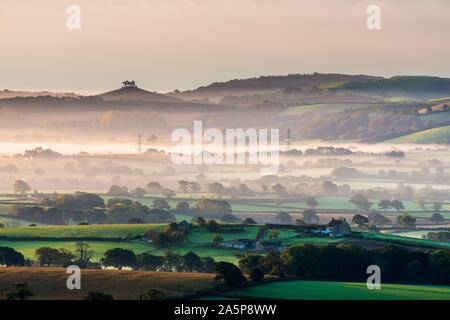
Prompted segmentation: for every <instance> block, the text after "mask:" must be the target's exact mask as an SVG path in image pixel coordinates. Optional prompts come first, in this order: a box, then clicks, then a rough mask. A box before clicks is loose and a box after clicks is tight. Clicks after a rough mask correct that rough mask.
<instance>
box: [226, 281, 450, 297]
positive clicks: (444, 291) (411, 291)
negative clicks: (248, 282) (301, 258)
mask: <svg viewBox="0 0 450 320" xmlns="http://www.w3.org/2000/svg"><path fill="white" fill-rule="evenodd" d="M280 293H282V296H283V298H284V299H294V300H450V287H439V286H423V285H420V286H419V285H397V284H382V285H381V289H380V290H369V289H368V288H367V285H366V284H365V283H350V282H322V281H283V282H274V283H268V284H263V285H260V286H254V287H249V288H245V289H240V290H235V291H231V292H227V293H226V296H227V297H233V296H246V297H258V298H272V299H277V298H280Z"/></svg>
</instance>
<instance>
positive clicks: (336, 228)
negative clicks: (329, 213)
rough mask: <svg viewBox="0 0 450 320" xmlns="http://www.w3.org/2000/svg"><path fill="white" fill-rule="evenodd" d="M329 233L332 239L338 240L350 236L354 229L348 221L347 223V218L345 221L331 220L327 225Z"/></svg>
mask: <svg viewBox="0 0 450 320" xmlns="http://www.w3.org/2000/svg"><path fill="white" fill-rule="evenodd" d="M327 231H329V233H330V237H331V238H336V237H343V236H346V235H349V234H350V233H351V231H352V229H351V227H350V225H349V224H348V223H347V221H345V218H344V220H335V219H334V218H331V221H330V222H329V223H328V224H327Z"/></svg>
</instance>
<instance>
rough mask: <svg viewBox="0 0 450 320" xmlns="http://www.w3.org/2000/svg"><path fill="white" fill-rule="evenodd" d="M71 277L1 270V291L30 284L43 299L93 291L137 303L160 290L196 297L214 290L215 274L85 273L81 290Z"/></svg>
mask: <svg viewBox="0 0 450 320" xmlns="http://www.w3.org/2000/svg"><path fill="white" fill-rule="evenodd" d="M69 276H70V275H69V274H67V273H66V269H64V268H0V290H1V291H3V290H8V289H10V288H12V285H13V284H14V283H27V284H28V288H29V290H31V291H32V292H33V293H34V294H35V296H34V297H32V299H39V300H79V299H83V297H85V296H87V295H88V292H89V291H98V292H101V293H105V294H112V295H113V297H114V299H116V300H137V299H139V295H140V294H141V293H144V291H145V290H147V289H157V290H160V291H162V292H164V293H165V294H166V296H179V295H184V294H192V293H194V292H195V291H197V290H201V289H207V288H210V287H211V286H212V285H213V283H214V280H213V278H214V274H206V273H177V272H150V271H128V270H86V269H83V270H81V290H69V289H67V286H66V281H67V278H68V277H69Z"/></svg>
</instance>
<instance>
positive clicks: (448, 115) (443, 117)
mask: <svg viewBox="0 0 450 320" xmlns="http://www.w3.org/2000/svg"><path fill="white" fill-rule="evenodd" d="M420 119H422V121H424V122H426V121H428V120H434V121H436V122H437V123H443V122H448V121H450V112H434V113H431V114H427V115H425V116H421V117H420Z"/></svg>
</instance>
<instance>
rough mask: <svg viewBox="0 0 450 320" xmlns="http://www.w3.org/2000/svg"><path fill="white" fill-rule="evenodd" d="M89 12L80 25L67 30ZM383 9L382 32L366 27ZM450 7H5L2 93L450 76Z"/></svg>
mask: <svg viewBox="0 0 450 320" xmlns="http://www.w3.org/2000/svg"><path fill="white" fill-rule="evenodd" d="M71 4H76V5H79V6H80V7H81V30H76V31H69V30H68V29H67V27H66V20H67V18H68V16H69V15H68V14H67V13H66V9H67V7H68V6H69V5H71ZM370 4H376V5H379V6H380V7H381V14H382V29H381V30H379V31H370V30H368V29H367V28H366V19H367V17H368V15H367V14H366V8H367V7H368V6H369V5H370ZM449 13H450V1H448V0H395V1H388V0H384V1H380V0H378V1H375V0H373V1H364V0H311V1H302V0H127V1H125V0H124V1H119V0H69V1H66V0H40V1H35V0H19V1H17V0H0V75H1V76H0V89H4V88H8V89H14V90H17V89H25V90H44V89H47V90H54V91H75V92H82V93H93V92H98V91H102V90H108V89H114V88H117V87H119V86H120V85H121V81H123V80H126V79H129V80H136V82H137V84H138V86H140V87H142V88H145V89H148V90H152V91H162V92H164V91H169V90H173V89H192V88H195V87H198V86H200V85H206V84H209V83H211V82H214V81H225V80H230V79H235V78H246V77H254V76H260V75H279V74H289V73H311V72H339V73H350V74H359V73H364V74H372V75H382V76H392V75H418V74H420V75H437V76H444V77H450V54H449V52H450V37H449V36H450V19H448V16H449Z"/></svg>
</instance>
